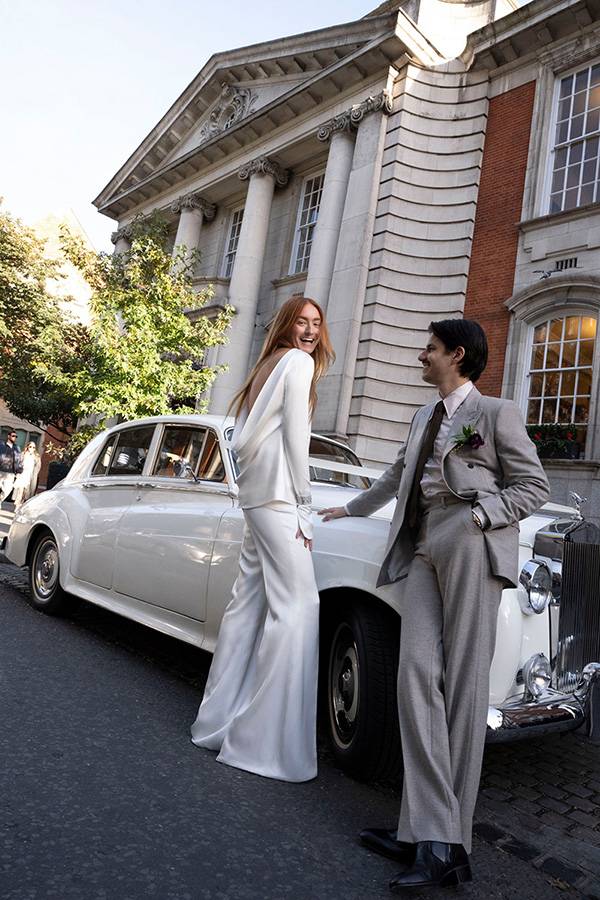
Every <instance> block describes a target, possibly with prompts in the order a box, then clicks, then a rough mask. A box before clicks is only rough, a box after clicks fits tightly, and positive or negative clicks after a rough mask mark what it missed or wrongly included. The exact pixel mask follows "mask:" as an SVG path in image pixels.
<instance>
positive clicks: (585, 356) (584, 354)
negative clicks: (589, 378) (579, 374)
mask: <svg viewBox="0 0 600 900" xmlns="http://www.w3.org/2000/svg"><path fill="white" fill-rule="evenodd" d="M593 357H594V342H593V341H581V343H580V344H579V365H580V366H591V364H592V359H593Z"/></svg>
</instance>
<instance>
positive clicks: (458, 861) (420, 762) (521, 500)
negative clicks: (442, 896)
mask: <svg viewBox="0 0 600 900" xmlns="http://www.w3.org/2000/svg"><path fill="white" fill-rule="evenodd" d="M487 353H488V350H487V340H486V336H485V333H484V331H483V329H482V328H481V326H480V325H479V324H478V323H477V322H473V321H469V320H468V319H447V320H444V321H441V322H432V323H431V324H430V326H429V338H428V341H427V346H426V347H425V349H424V350H423V351H422V353H420V354H419V362H420V363H421V365H422V367H423V368H422V377H423V380H424V381H426V382H427V383H428V384H431V385H434V386H435V387H436V388H437V390H438V394H439V400H438V401H437V402H435V403H431V404H429V405H428V406H425V407H423V408H422V409H420V410H418V412H417V413H416V414H415V416H414V418H413V421H412V424H411V427H410V432H409V435H408V439H407V441H406V444H405V445H404V446H403V447H401V449H400V452H399V454H398V458H397V459H396V461H395V462H394V463H393V464H392V465H391V466H390V467H389V468H388V469H387V470H386V471H385V472H384V473H383V474H382V475H381V477H380V478H379V479H378V480H377V481H376V482H375V483H374V484H373V486H372V487H371V488H369V490H368V491H365V492H364V493H362V494H360V495H359V496H357V497H355V498H354V499H353V500H351V501H350V502H349V503H348V505H347V506H346V507H334V508H332V509H326V510H321V514H322V515H323V516H324V521H328V520H329V519H334V518H338V517H340V516H344V515H349V516H368V515H370V514H371V513H374V512H375V511H376V510H378V509H379V508H380V507H382V506H383V505H384V504H386V503H387V502H388V501H389V500H391V499H393V498H394V497H396V496H397V498H398V500H397V503H396V508H395V511H394V516H393V519H392V524H391V530H390V537H389V541H388V546H387V550H386V555H385V558H384V560H383V565H382V567H381V571H380V573H379V579H378V582H377V584H378V585H385V584H389V585H392V587H391V588H390V590H393V591H394V592H396V593H397V596H398V599H399V601H400V609H401V637H400V661H399V667H398V715H399V722H400V734H401V738H402V753H403V757H404V785H403V791H402V804H401V808H400V821H399V824H398V828H397V830H396V829H392V830H387V829H377V828H372V829H367V830H365V831H363V832H361V835H360V837H361V841H362V843H363V844H365V845H366V846H367V847H368V848H369V849H370V850H373V851H374V852H376V853H380V854H382V855H383V856H387V857H390V858H391V859H394V860H396V861H397V862H399V863H401V864H402V865H403V867H404V868H403V870H402V871H401V872H400V874H398V875H397V876H396V877H395V878H393V879H392V881H391V882H390V888H391V890H392V891H394V892H400V891H402V890H403V889H406V888H422V887H426V886H429V885H440V886H447V885H455V884H459V883H460V882H463V881H470V880H471V868H470V864H469V856H468V854H469V853H470V851H471V828H472V820H473V811H474V807H475V800H476V798H477V791H478V787H479V778H480V774H481V762H482V757H483V747H484V741H485V731H486V719H487V708H488V703H489V670H490V665H491V661H492V656H493V653H494V646H495V637H496V619H497V615H498V606H499V603H500V596H501V593H502V589H503V588H505V587H514V586H516V582H517V577H518V576H517V569H518V556H519V552H518V551H519V524H518V523H519V519H522V518H524V517H525V516H527V515H529V514H530V513H532V512H533V511H534V510H536V509H537V508H539V507H540V506H541V505H542V504H543V503H544V502H545V501H546V500H547V499H548V496H549V490H548V481H547V479H546V476H545V474H544V471H543V469H542V467H541V465H540V462H539V460H538V457H537V453H536V451H535V448H534V446H533V444H532V442H531V441H530V440H529V437H528V436H527V432H526V430H525V426H524V424H523V418H522V416H521V413H520V411H519V408H518V407H517V406H516V404H514V403H513V402H511V401H509V400H500V399H497V398H496V397H484V396H482V395H481V394H480V393H479V391H478V390H477V388H476V387H475V382H476V381H477V379H478V378H479V376H480V375H481V373H482V372H483V370H484V368H485V366H486V363H487Z"/></svg>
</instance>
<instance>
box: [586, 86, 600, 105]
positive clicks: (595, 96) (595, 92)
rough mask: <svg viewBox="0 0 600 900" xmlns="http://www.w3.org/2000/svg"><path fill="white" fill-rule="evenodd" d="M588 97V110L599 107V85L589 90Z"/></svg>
mask: <svg viewBox="0 0 600 900" xmlns="http://www.w3.org/2000/svg"><path fill="white" fill-rule="evenodd" d="M588 97H589V99H588V109H595V108H596V107H598V106H600V85H596V87H593V88H591V90H590V93H589V95H588Z"/></svg>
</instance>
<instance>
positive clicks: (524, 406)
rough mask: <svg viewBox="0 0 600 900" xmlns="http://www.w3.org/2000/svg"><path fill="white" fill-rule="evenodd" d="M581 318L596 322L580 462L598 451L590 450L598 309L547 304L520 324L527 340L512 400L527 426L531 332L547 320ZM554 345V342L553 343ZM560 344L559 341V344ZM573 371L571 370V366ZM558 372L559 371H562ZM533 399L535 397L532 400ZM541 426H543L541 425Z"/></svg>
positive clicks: (598, 358)
mask: <svg viewBox="0 0 600 900" xmlns="http://www.w3.org/2000/svg"><path fill="white" fill-rule="evenodd" d="M575 316H577V317H583V318H593V319H595V320H596V337H595V341H594V351H593V355H592V365H591V387H590V406H589V414H588V421H587V427H586V437H585V444H584V447H583V455H582V456H581V457H580V458H581V459H584V460H588V461H589V460H590V459H593V458H594V450H595V449H596V451H597V453H598V452H600V447H598V448H595V447H594V431H595V420H596V412H597V399H598V397H599V396H600V391H599V376H600V372H599V370H600V350H599V344H600V310H599V309H598V308H596V309H591V308H590V307H589V306H586V305H585V304H573V305H572V306H569V305H568V304H563V305H561V306H553V305H551V304H549V305H547V306H545V307H543V308H541V309H538V310H537V311H536V314H535V316H530V317H528V318H526V319H525V320H524V324H525V326H526V328H527V339H526V340H525V341H524V343H523V348H524V353H523V358H522V361H523V370H522V371H523V378H522V379H521V385H520V396H519V397H518V398H515V399H516V400H517V402H518V404H519V406H520V408H521V410H522V412H523V417H524V419H525V423H526V424H527V411H528V405H529V400H530V399H532V398H531V397H530V384H531V354H532V350H533V343H534V341H533V339H534V334H535V329H536V328H537V327H538V326H540V325H543V324H544V323H545V322H548V321H551V320H553V319H567V318H571V317H575ZM553 343H554V342H553ZM562 343H563V341H562V340H561V344H562ZM571 368H574V367H571ZM559 371H561V372H562V369H560V370H559ZM541 372H542V374H544V375H545V374H546V369H545V368H544V369H543V370H541ZM533 399H535V398H533ZM542 424H543V423H542ZM572 424H573V425H574V427H576V425H577V423H572Z"/></svg>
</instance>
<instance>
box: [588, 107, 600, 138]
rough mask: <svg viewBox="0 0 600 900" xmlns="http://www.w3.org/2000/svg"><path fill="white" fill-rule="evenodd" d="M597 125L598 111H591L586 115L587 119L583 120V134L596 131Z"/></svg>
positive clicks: (599, 118) (599, 120) (599, 112)
mask: <svg viewBox="0 0 600 900" xmlns="http://www.w3.org/2000/svg"><path fill="white" fill-rule="evenodd" d="M599 123H600V111H598V110H597V109H593V110H592V111H591V112H589V113H588V114H587V119H586V120H585V133H586V134H590V133H591V132H593V131H598V124H599Z"/></svg>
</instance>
